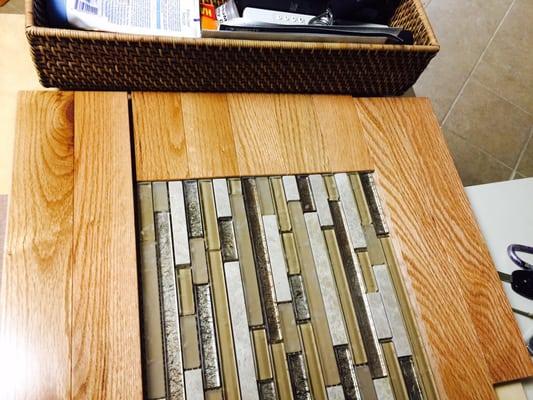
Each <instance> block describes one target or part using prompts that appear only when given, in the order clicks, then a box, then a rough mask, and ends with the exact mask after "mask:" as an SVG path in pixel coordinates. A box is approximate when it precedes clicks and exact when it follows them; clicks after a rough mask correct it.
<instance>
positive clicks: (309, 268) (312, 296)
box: [288, 201, 340, 386]
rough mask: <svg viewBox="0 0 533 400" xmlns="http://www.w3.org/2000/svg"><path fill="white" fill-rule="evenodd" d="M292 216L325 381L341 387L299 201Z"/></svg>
mask: <svg viewBox="0 0 533 400" xmlns="http://www.w3.org/2000/svg"><path fill="white" fill-rule="evenodd" d="M288 207H289V214H290V217H291V223H292V227H293V232H294V238H295V240H296V249H297V251H298V257H299V259H300V262H301V263H300V266H301V268H302V276H303V281H304V286H305V289H306V294H307V300H308V303H309V309H310V311H311V323H312V324H313V328H314V329H315V331H316V335H317V336H316V340H317V344H318V349H319V352H320V359H321V360H322V368H323V373H324V380H325V381H326V384H327V385H328V386H331V385H338V384H339V383H340V378H339V372H338V370H337V363H336V360H335V353H334V352H333V342H332V340H331V334H330V332H329V326H328V320H327V318H326V312H325V309H324V303H323V301H322V296H321V295H320V285H319V283H318V278H317V275H316V268H315V262H314V259H313V253H312V251H311V244H310V242H309V237H308V236H307V228H306V225H305V220H304V215H303V211H302V206H301V204H300V202H298V201H292V202H289V203H288Z"/></svg>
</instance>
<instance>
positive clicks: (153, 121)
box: [132, 92, 188, 181]
mask: <svg viewBox="0 0 533 400" xmlns="http://www.w3.org/2000/svg"><path fill="white" fill-rule="evenodd" d="M132 108H133V127H134V132H135V135H134V139H135V140H134V142H135V165H136V175H137V180H138V181H148V180H151V181H155V180H171V179H177V178H186V177H187V175H188V160H187V147H186V140H185V130H184V128H183V117H182V107H181V97H180V94H179V93H159V92H156V93H155V92H154V93H151V92H134V93H133V94H132Z"/></svg>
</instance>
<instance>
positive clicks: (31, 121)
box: [0, 92, 74, 399]
mask: <svg viewBox="0 0 533 400" xmlns="http://www.w3.org/2000/svg"><path fill="white" fill-rule="evenodd" d="M72 108H73V94H72V93H68V92H39V93H35V92H23V93H20V94H19V98H18V110H17V111H18V114H17V122H16V135H15V147H14V148H15V154H14V164H13V166H14V168H13V180H12V190H11V198H10V208H9V215H8V235H7V236H8V240H7V246H6V256H5V265H4V268H3V271H2V280H1V283H2V287H1V291H0V354H1V355H2V356H1V357H0V370H1V371H2V376H0V398H2V399H8V398H9V399H11V398H68V397H69V396H70V370H71V352H70V332H71V321H70V319H71V293H72V286H71V272H72V270H71V266H72V258H71V250H72V213H73V197H72V196H73V195H72V191H73V169H74V152H73V133H74V132H73V120H72Z"/></svg>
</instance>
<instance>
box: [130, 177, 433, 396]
mask: <svg viewBox="0 0 533 400" xmlns="http://www.w3.org/2000/svg"><path fill="white" fill-rule="evenodd" d="M137 193H138V196H137V200H138V201H137V209H138V215H139V226H140V235H139V239H140V242H139V244H140V254H141V257H140V261H141V263H140V264H141V287H142V322H143V349H144V359H143V362H144V371H145V394H146V397H147V398H148V399H168V400H171V399H172V400H174V399H176V400H178V399H204V398H205V399H211V398H217V399H230V400H233V399H239V398H242V399H262V400H267V399H313V398H314V399H349V400H352V399H354V400H355V399H423V398H426V396H425V390H424V386H423V383H422V382H423V379H421V376H420V361H419V360H421V359H422V358H423V357H422V355H420V354H416V351H419V350H418V349H420V348H421V346H420V343H418V342H414V341H416V340H418V335H417V333H416V332H410V331H409V332H408V329H407V328H406V325H407V324H406V322H405V319H404V316H405V313H406V312H407V310H405V307H406V305H405V304H400V302H399V301H398V298H399V297H398V295H397V293H396V290H399V289H398V288H397V287H395V284H394V283H395V282H394V279H393V276H394V272H396V273H397V271H393V270H392V269H393V268H397V264H396V262H394V260H392V259H391V257H392V256H391V251H390V239H389V237H388V235H389V230H388V227H387V223H386V221H385V219H384V217H383V208H382V206H381V203H380V200H379V198H378V190H377V188H376V186H375V181H374V177H373V174H372V173H355V172H354V173H337V174H316V175H297V176H294V175H291V176H273V177H242V178H218V179H201V180H186V181H170V182H143V183H139V184H138V188H137ZM387 250H389V251H387ZM413 349H415V350H416V351H415V350H413ZM424 383H425V382H424ZM426 384H427V383H426Z"/></svg>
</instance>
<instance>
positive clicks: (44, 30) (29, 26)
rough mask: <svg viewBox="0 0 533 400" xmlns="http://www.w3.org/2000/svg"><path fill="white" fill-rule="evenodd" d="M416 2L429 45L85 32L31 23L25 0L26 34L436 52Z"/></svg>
mask: <svg viewBox="0 0 533 400" xmlns="http://www.w3.org/2000/svg"><path fill="white" fill-rule="evenodd" d="M411 1H412V2H414V3H415V6H416V8H417V11H418V13H419V15H420V16H421V17H422V23H423V24H424V28H425V29H426V31H427V34H428V36H429V40H430V44H428V45H417V44H414V45H397V44H367V43H334V42H294V41H271V40H242V39H218V38H180V37H168V36H156V35H134V34H125V33H115V32H103V31H84V30H76V29H60V28H49V27H42V26H35V25H34V18H33V0H26V3H25V5H26V34H27V35H29V36H42V37H56V38H59V39H79V40H94V41H110V42H132V41H136V42H143V43H153V44H169V45H180V46H187V45H190V46H206V47H228V48H247V47H251V48H277V49H310V50H327V51H339V50H372V51H409V52H430V53H436V52H438V51H439V48H440V46H439V43H438V42H437V39H436V37H435V34H434V33H433V29H432V28H431V25H430V23H429V20H428V18H427V16H426V13H425V11H424V8H423V6H422V3H421V2H420V0H411Z"/></svg>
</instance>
